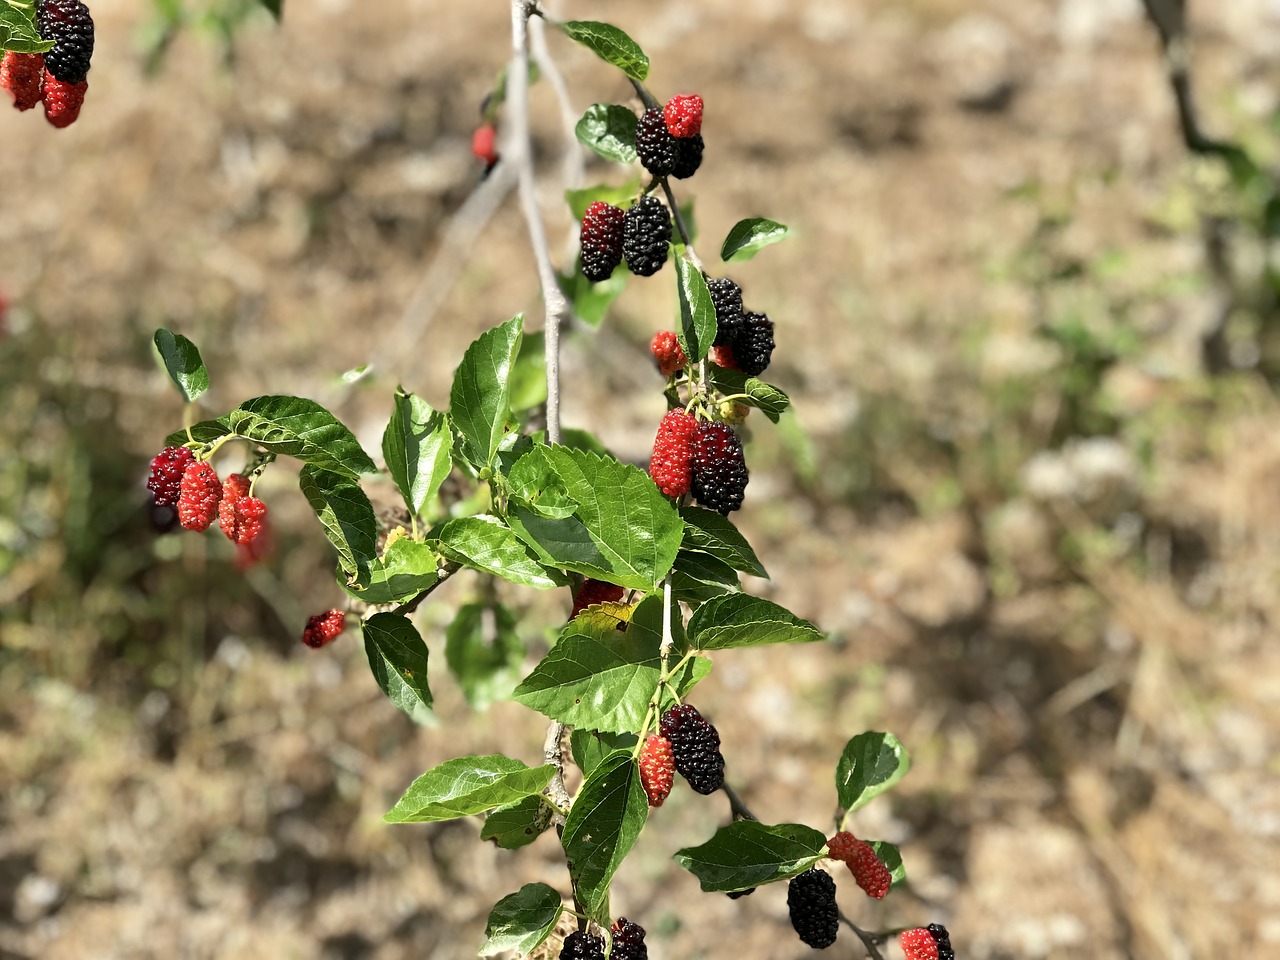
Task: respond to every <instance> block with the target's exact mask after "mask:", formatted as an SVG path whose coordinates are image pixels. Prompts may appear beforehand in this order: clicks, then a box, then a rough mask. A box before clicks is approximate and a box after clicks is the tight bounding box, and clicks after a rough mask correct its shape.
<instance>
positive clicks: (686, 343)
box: [675, 257, 716, 363]
mask: <svg viewBox="0 0 1280 960" xmlns="http://www.w3.org/2000/svg"><path fill="white" fill-rule="evenodd" d="M675 262H676V290H677V292H678V293H679V296H680V329H679V331H677V334H678V336H679V339H680V346H681V348H683V350H684V354H685V356H686V357H688V358H689V359H690V360H692V361H693V362H694V363H697V362H698V361H699V360H701V359H702V358H703V357H705V356H706V355H707V351H708V350H710V349H711V343H712V341H714V340H715V338H716V307H715V304H714V303H713V302H712V300H711V291H710V290H708V289H707V281H706V279H705V278H704V277H703V276H702V271H701V270H699V269H698V268H697V267H695V266H694V265H693V264H692V263H690V262H689V261H688V260H687V259H685V258H684V257H676V258H675Z"/></svg>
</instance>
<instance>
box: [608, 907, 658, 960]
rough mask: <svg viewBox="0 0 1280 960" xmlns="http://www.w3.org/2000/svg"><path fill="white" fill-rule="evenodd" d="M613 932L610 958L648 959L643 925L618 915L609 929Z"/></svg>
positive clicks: (627, 959)
mask: <svg viewBox="0 0 1280 960" xmlns="http://www.w3.org/2000/svg"><path fill="white" fill-rule="evenodd" d="M609 932H610V933H612V934H613V952H612V953H610V954H609V958H610V960H649V948H648V947H646V946H645V945H644V927H642V926H640V924H638V923H632V922H631V921H630V920H628V919H627V918H626V917H619V918H618V919H617V920H615V921H614V923H613V926H612V927H611V928H610V930H609Z"/></svg>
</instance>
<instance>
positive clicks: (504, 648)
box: [444, 603, 524, 710]
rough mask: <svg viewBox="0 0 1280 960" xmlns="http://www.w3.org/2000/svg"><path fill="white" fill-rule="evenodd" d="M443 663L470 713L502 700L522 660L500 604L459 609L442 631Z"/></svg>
mask: <svg viewBox="0 0 1280 960" xmlns="http://www.w3.org/2000/svg"><path fill="white" fill-rule="evenodd" d="M444 659H445V663H446V664H448V666H449V672H450V673H452V674H453V676H454V678H455V679H456V680H457V681H458V686H460V687H461V688H462V694H463V696H465V697H466V698H467V703H469V704H471V706H472V708H473V709H476V710H483V709H485V708H486V707H488V706H489V704H491V703H493V702H495V701H497V700H505V699H506V698H507V697H508V696H510V694H511V691H512V690H513V689H515V685H516V682H517V681H518V680H519V677H520V664H521V663H522V661H523V660H524V644H523V643H521V642H520V638H519V636H517V635H516V617H515V614H514V613H512V612H511V611H510V610H508V609H507V608H506V607H504V606H502V605H501V604H495V605H490V604H481V603H468V604H465V605H463V606H462V607H461V608H460V609H459V610H458V612H457V613H456V614H454V616H453V620H452V621H451V622H450V623H449V626H448V627H447V628H446V629H445V647H444Z"/></svg>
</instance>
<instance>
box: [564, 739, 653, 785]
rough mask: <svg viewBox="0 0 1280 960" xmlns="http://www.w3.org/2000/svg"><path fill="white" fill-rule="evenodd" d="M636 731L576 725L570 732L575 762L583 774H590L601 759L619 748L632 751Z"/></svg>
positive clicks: (570, 746)
mask: <svg viewBox="0 0 1280 960" xmlns="http://www.w3.org/2000/svg"><path fill="white" fill-rule="evenodd" d="M636 739H637V738H636V735H635V734H634V733H602V732H600V731H599V730H588V729H586V728H585V727H574V728H573V731H572V732H571V733H570V734H569V749H570V750H571V751H572V752H573V762H574V763H576V764H577V765H578V769H579V770H581V771H582V775H583V776H584V777H585V776H590V775H591V771H592V770H594V769H595V768H596V767H597V766H598V765H599V764H600V761H601V760H603V759H604V758H605V757H607V756H609V755H610V754H611V753H614V752H616V751H618V750H626V751H630V750H631V749H632V748H633V747H634V746H635V745H636Z"/></svg>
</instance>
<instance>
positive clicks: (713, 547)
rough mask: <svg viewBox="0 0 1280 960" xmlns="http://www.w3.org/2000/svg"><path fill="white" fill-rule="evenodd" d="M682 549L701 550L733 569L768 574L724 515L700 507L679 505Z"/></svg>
mask: <svg viewBox="0 0 1280 960" xmlns="http://www.w3.org/2000/svg"><path fill="white" fill-rule="evenodd" d="M680 517H681V519H683V520H684V541H683V546H684V547H685V548H686V549H692V550H701V551H702V552H704V553H709V554H711V555H712V556H713V557H716V558H718V559H720V560H723V561H724V562H725V563H727V564H728V565H729V566H731V567H733V569H735V570H741V571H742V572H743V573H749V574H751V575H752V576H754V577H763V578H765V579H768V577H769V573H768V571H767V570H765V568H764V565H763V564H761V563H760V559H759V558H758V557H757V556H756V552H755V551H754V550H753V549H751V544H750V543H748V542H747V538H746V537H744V536H743V535H742V534H741V533H740V532H739V531H738V528H737V527H735V526H734V525H733V522H732V521H730V520H729V518H728V517H726V516H723V515H721V514H719V513H716V512H715V511H714V510H704V509H703V508H702V507H681V508H680Z"/></svg>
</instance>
